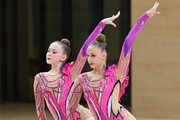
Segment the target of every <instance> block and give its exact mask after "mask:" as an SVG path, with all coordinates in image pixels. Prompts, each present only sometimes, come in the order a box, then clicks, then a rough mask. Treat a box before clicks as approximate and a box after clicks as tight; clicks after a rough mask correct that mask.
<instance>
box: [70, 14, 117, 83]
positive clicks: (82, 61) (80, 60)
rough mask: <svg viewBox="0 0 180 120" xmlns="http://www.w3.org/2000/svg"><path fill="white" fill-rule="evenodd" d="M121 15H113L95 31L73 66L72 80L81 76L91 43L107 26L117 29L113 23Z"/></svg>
mask: <svg viewBox="0 0 180 120" xmlns="http://www.w3.org/2000/svg"><path fill="white" fill-rule="evenodd" d="M119 15H120V12H118V13H117V14H116V15H113V16H112V17H108V18H105V19H103V20H102V21H101V22H100V23H99V24H98V25H97V26H96V28H95V29H94V31H93V32H92V33H91V34H90V36H89V37H88V38H87V39H86V41H85V42H84V44H83V46H82V48H81V50H80V52H79V54H78V56H77V59H76V61H75V62H74V64H73V67H72V69H71V71H72V79H73V80H75V78H76V77H77V75H79V74H80V73H81V71H82V68H83V66H84V64H85V62H86V50H87V47H88V46H89V44H90V43H92V42H93V41H94V40H95V39H96V37H97V36H98V35H99V33H101V32H102V31H103V29H104V27H105V25H107V24H110V25H113V26H114V27H116V24H115V23H113V21H114V20H115V19H117V18H118V17H119Z"/></svg>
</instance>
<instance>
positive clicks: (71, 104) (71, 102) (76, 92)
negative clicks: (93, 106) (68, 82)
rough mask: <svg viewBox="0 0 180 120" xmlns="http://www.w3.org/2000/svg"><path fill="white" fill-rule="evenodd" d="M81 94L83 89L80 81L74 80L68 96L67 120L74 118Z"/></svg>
mask: <svg viewBox="0 0 180 120" xmlns="http://www.w3.org/2000/svg"><path fill="white" fill-rule="evenodd" d="M82 92H83V89H82V86H81V84H80V81H79V79H76V80H75V82H74V83H73V85H72V87H71V89H70V92H69V95H68V108H67V113H68V120H73V119H74V118H76V117H75V113H76V108H77V106H78V104H79V102H80V99H81V96H82Z"/></svg>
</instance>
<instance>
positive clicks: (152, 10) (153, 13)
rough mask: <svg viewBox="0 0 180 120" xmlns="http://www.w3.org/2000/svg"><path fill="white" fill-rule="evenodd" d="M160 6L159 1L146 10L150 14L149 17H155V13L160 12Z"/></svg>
mask: <svg viewBox="0 0 180 120" xmlns="http://www.w3.org/2000/svg"><path fill="white" fill-rule="evenodd" d="M158 6H159V3H158V2H155V4H154V6H153V7H152V8H151V9H149V10H148V11H147V12H146V14H147V15H148V16H149V18H151V17H153V16H154V15H155V14H160V12H157V11H156V9H157V8H158Z"/></svg>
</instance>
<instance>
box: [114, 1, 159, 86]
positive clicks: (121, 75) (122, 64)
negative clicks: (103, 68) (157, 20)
mask: <svg viewBox="0 0 180 120" xmlns="http://www.w3.org/2000/svg"><path fill="white" fill-rule="evenodd" d="M158 6H159V3H157V2H156V3H155V4H154V6H153V7H152V8H151V9H150V10H148V11H147V12H145V13H144V14H143V15H142V16H141V17H140V18H139V20H138V21H137V23H136V24H135V25H134V26H133V28H132V29H131V31H130V32H129V34H128V36H127V37H126V39H125V41H124V43H123V46H122V50H121V54H120V57H119V62H118V64H117V72H116V76H117V77H118V79H119V80H120V81H121V83H122V82H123V81H124V80H125V79H126V78H127V75H128V70H129V63H130V58H131V51H132V44H133V42H134V40H135V38H136V37H137V35H138V34H139V33H140V31H141V29H142V28H143V26H144V25H145V23H146V21H147V20H148V18H151V17H152V16H154V15H155V14H160V12H157V11H156V9H157V8H158Z"/></svg>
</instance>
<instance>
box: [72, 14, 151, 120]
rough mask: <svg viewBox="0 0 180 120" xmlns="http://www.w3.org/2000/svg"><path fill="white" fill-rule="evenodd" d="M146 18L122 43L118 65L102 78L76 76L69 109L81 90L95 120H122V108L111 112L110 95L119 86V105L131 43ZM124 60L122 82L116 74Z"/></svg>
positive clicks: (124, 84) (142, 17)
mask: <svg viewBox="0 0 180 120" xmlns="http://www.w3.org/2000/svg"><path fill="white" fill-rule="evenodd" d="M148 18H149V17H148V15H147V14H143V15H142V16H141V17H140V19H139V20H138V21H137V23H136V24H135V25H134V27H133V28H132V29H131V31H130V32H129V34H128V36H127V37H126V39H125V41H124V43H123V47H122V50H121V54H120V57H119V62H118V64H117V65H111V66H109V67H108V68H107V69H106V71H105V74H104V77H103V78H100V79H98V80H94V79H92V78H91V76H88V75H89V74H88V72H87V73H83V74H81V75H79V76H78V79H77V81H79V82H77V84H75V85H74V86H73V87H72V88H73V90H72V91H73V92H72V96H70V97H69V101H70V103H69V105H70V107H72V108H73V105H74V106H75V105H77V102H78V101H77V99H78V98H77V97H80V96H77V94H78V93H81V92H82V90H83V92H84V97H85V99H86V101H87V103H88V106H89V108H90V110H91V112H92V113H93V115H94V117H95V118H96V119H97V120H123V118H124V110H125V109H124V108H123V107H122V108H121V109H120V111H119V112H118V113H117V114H115V113H113V111H112V93H113V91H114V88H115V86H116V85H119V86H120V91H119V92H118V93H117V96H118V103H120V99H121V97H122V95H123V94H124V92H125V88H126V87H127V85H128V67H129V62H130V54H131V51H132V43H133V41H134V40H135V38H136V37H137V35H138V34H139V32H140V31H141V29H142V28H143V26H144V25H145V22H146V21H147V19H148ZM124 58H126V62H125V67H124V68H123V74H124V80H119V79H118V78H117V76H116V73H117V72H118V70H119V69H120V67H122V66H121V62H122V60H123V59H124ZM75 83H76V82H75ZM79 88H81V89H79ZM74 113H75V112H74ZM74 113H72V114H74Z"/></svg>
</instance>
